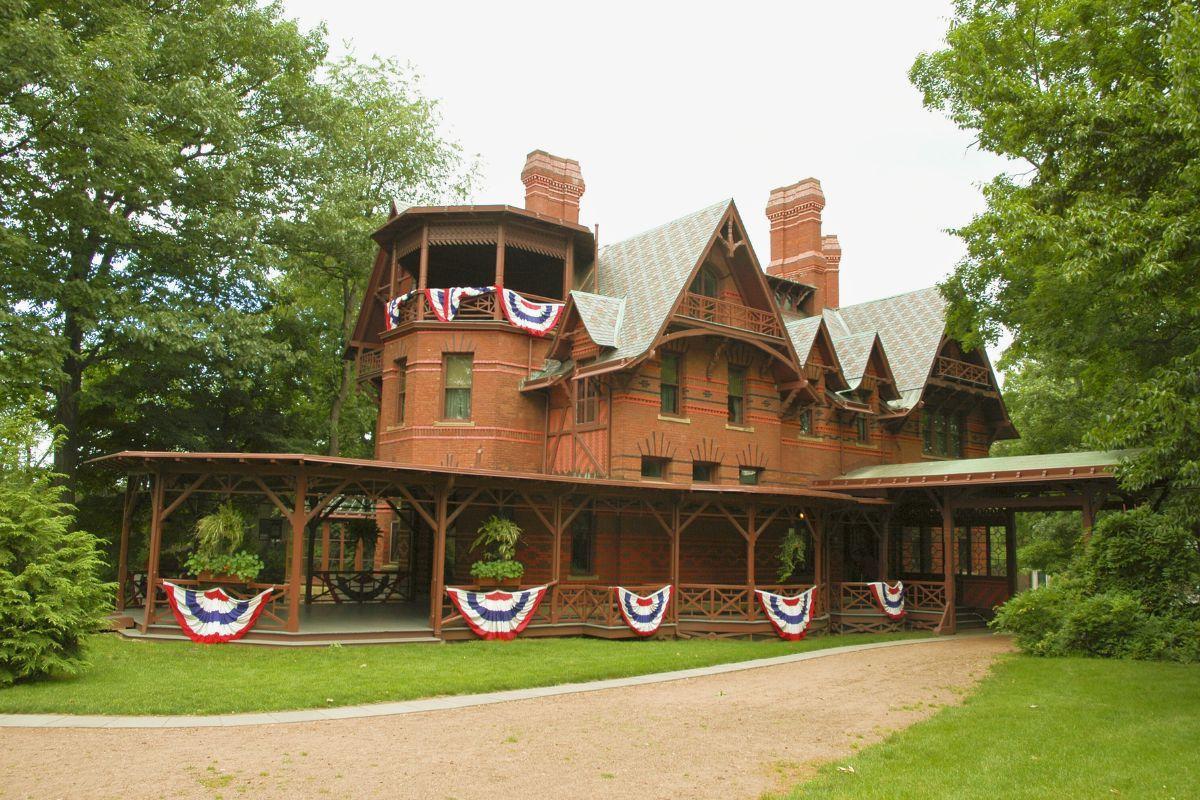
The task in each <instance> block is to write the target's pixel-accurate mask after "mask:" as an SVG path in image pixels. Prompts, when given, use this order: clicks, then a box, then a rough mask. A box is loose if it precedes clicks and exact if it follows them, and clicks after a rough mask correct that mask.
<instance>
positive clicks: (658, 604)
mask: <svg viewBox="0 0 1200 800" xmlns="http://www.w3.org/2000/svg"><path fill="white" fill-rule="evenodd" d="M613 589H614V590H616V593H617V608H619V609H620V610H621V616H622V617H624V618H625V624H626V625H628V626H629V627H630V628H632V629H633V632H634V633H636V634H637V635H638V636H653V635H654V633H655V632H656V631H657V630H658V628H659V626H660V625H662V621H663V619H664V618H665V617H666V615H667V606H669V605H670V604H671V586H670V584H668V585H666V586H664V587H662V588H661V589H659V590H658V591H657V592H654V593H653V594H649V595H647V596H645V597H643V596H641V595H640V594H634V593H633V592H631V591H629V590H628V589H625V588H623V587H620V586H614V587H613Z"/></svg>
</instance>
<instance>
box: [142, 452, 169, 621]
mask: <svg viewBox="0 0 1200 800" xmlns="http://www.w3.org/2000/svg"><path fill="white" fill-rule="evenodd" d="M153 481H154V484H153V486H152V487H151V490H150V554H149V556H148V557H147V559H146V614H145V616H144V617H143V618H142V633H145V632H146V631H147V630H149V628H150V623H152V622H154V603H155V601H156V600H157V597H156V594H157V591H158V590H157V587H156V586H155V584H156V583H158V557H159V553H160V551H161V550H162V509H163V491H164V487H163V477H162V473H161V472H155V473H154V478H153Z"/></svg>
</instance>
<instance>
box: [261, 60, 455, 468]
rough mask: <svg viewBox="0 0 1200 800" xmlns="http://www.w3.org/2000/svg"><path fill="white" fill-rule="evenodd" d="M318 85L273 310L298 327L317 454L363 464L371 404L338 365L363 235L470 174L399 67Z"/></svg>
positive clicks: (342, 75)
mask: <svg viewBox="0 0 1200 800" xmlns="http://www.w3.org/2000/svg"><path fill="white" fill-rule="evenodd" d="M322 85H323V86H324V87H325V88H326V89H327V90H328V95H327V98H326V105H325V106H324V108H323V111H322V113H321V114H320V115H319V121H318V122H317V123H315V127H314V130H313V133H312V142H313V146H312V148H311V150H310V152H311V162H310V163H311V166H312V169H311V170H310V172H309V174H310V181H309V183H308V185H307V192H306V196H305V198H304V200H303V202H302V203H301V205H300V208H301V209H302V211H301V213H299V214H297V215H295V216H293V217H289V218H287V219H284V220H281V225H280V230H279V236H280V246H281V249H282V250H283V251H284V252H285V253H286V259H285V261H284V269H285V271H286V278H285V280H284V282H283V284H282V286H281V291H282V292H283V293H284V295H285V296H286V301H285V303H284V304H283V305H281V310H282V311H283V313H285V314H287V315H293V316H295V317H298V318H299V319H301V320H303V324H304V325H305V328H306V330H305V333H304V335H305V336H306V337H307V338H308V340H309V342H310V347H309V348H308V356H309V359H308V364H307V376H308V379H309V381H310V386H311V388H312V392H311V393H310V394H309V395H308V398H307V403H306V404H307V406H308V413H309V414H315V415H318V416H320V417H322V418H323V420H324V425H323V426H322V427H323V429H324V431H323V435H322V436H321V437H320V438H321V439H322V441H321V442H320V444H322V445H323V446H324V448H325V449H326V451H327V452H328V453H329V454H330V455H338V454H339V453H341V452H342V450H343V449H344V447H345V446H346V445H345V441H346V439H347V438H349V440H350V444H349V447H350V448H352V449H353V450H354V453H353V454H355V455H370V454H371V449H370V443H369V442H368V441H367V439H366V438H365V437H366V436H368V435H369V434H370V433H371V431H372V429H373V423H374V420H375V412H376V407H375V402H374V400H372V399H370V398H367V397H365V396H362V395H357V394H356V393H355V392H354V387H355V381H356V376H355V374H354V364H353V363H352V362H350V361H345V360H343V358H342V356H343V354H344V353H345V352H346V348H347V345H348V344H349V340H350V336H351V333H352V331H353V327H354V323H355V320H356V318H357V316H358V310H359V307H360V304H361V302H362V295H363V290H364V289H365V287H366V284H367V279H368V277H369V274H370V271H371V264H372V261H373V258H374V255H375V250H376V247H375V244H374V242H372V240H371V238H370V234H371V232H372V231H373V230H374V229H376V228H377V227H378V226H379V225H381V224H382V223H383V222H384V221H385V220H386V219H387V214H388V211H389V206H390V205H391V204H392V203H397V204H399V205H401V206H404V205H413V204H421V203H432V202H442V201H446V200H449V199H451V198H454V199H461V198H463V197H465V196H466V193H467V192H468V190H469V188H470V183H471V180H472V178H473V176H474V165H473V163H468V162H465V161H464V159H463V157H462V154H461V151H460V148H459V147H458V146H457V145H456V144H454V143H453V142H450V141H448V140H447V139H445V138H444V137H443V135H442V133H441V130H440V128H441V119H440V116H439V114H438V111H437V105H436V103H435V102H433V101H431V100H429V99H427V98H425V97H424V96H423V95H422V94H421V92H420V89H419V86H418V84H417V79H416V77H415V76H414V75H413V74H412V72H411V70H410V69H408V68H407V67H405V66H403V65H401V64H399V63H398V62H396V61H393V60H389V59H379V58H376V59H372V60H370V61H367V62H362V61H359V60H357V59H355V58H353V57H346V58H344V59H342V60H340V61H338V62H336V63H334V64H332V65H330V66H329V68H328V69H327V70H326V72H325V75H324V78H323V81H322Z"/></svg>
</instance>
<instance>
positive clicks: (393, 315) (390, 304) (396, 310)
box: [384, 290, 416, 331]
mask: <svg viewBox="0 0 1200 800" xmlns="http://www.w3.org/2000/svg"><path fill="white" fill-rule="evenodd" d="M415 294H416V291H415V290H414V291H411V292H405V293H404V294H402V295H400V296H399V297H393V298H392V299H391V300H388V301H387V305H386V306H384V308H385V310H386V314H385V317H386V319H385V320H384V325H385V327H386V328H387V330H389V331H390V330H391V329H392V328H394V327H396V326H397V325H399V324H400V309H401V308H402V307H403V306H404V304H405V303H407V302H408V301H409V300H411V299H412V297H413V295H415Z"/></svg>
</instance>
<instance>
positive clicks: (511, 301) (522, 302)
mask: <svg viewBox="0 0 1200 800" xmlns="http://www.w3.org/2000/svg"><path fill="white" fill-rule="evenodd" d="M500 300H501V305H503V306H504V316H505V317H507V318H508V321H509V322H511V323H512V324H513V325H515V326H517V327H518V328H520V329H521V330H523V331H525V332H526V333H528V334H530V335H532V336H545V335H546V334H547V333H549V332H550V331H552V330H553V329H554V326H555V325H557V324H558V318H559V317H561V316H562V311H563V305H564V304H563V303H535V302H534V301H532V300H526V299H525V298H524V297H521V295H519V294H517V293H516V292H511V291H509V290H508V289H501V290H500Z"/></svg>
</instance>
